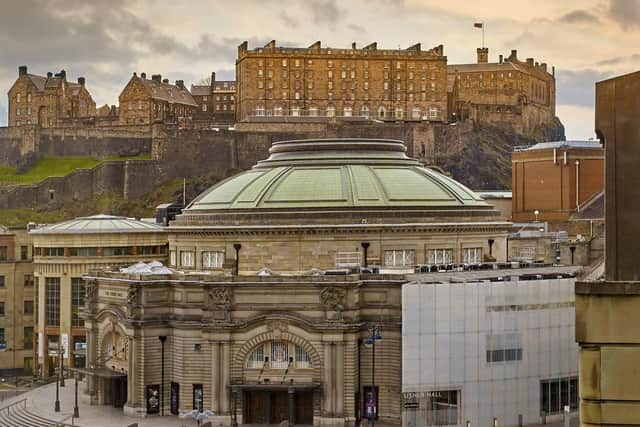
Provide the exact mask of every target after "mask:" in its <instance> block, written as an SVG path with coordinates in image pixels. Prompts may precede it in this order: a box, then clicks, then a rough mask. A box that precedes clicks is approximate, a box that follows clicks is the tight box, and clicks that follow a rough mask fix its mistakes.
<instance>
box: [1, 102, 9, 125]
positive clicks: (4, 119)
mask: <svg viewBox="0 0 640 427" xmlns="http://www.w3.org/2000/svg"><path fill="white" fill-rule="evenodd" d="M6 125H7V108H6V107H5V106H4V105H3V104H0V126H6Z"/></svg>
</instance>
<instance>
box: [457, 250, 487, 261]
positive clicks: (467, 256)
mask: <svg viewBox="0 0 640 427" xmlns="http://www.w3.org/2000/svg"><path fill="white" fill-rule="evenodd" d="M462 262H463V263H465V264H473V263H479V262H482V248H463V249H462Z"/></svg>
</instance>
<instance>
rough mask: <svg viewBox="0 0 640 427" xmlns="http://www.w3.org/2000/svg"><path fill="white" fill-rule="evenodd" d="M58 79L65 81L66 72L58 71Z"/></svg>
mask: <svg viewBox="0 0 640 427" xmlns="http://www.w3.org/2000/svg"><path fill="white" fill-rule="evenodd" d="M60 78H61V79H63V80H66V79H67V72H66V71H65V70H60Z"/></svg>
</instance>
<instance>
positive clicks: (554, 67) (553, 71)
mask: <svg viewBox="0 0 640 427" xmlns="http://www.w3.org/2000/svg"><path fill="white" fill-rule="evenodd" d="M551 75H552V76H554V77H555V75H556V66H555V65H554V66H552V67H551Z"/></svg>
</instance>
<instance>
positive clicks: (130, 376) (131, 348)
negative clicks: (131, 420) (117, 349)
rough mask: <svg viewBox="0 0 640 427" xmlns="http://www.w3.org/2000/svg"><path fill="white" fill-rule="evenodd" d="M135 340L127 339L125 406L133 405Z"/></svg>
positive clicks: (132, 338)
mask: <svg viewBox="0 0 640 427" xmlns="http://www.w3.org/2000/svg"><path fill="white" fill-rule="evenodd" d="M134 343H135V338H134V337H129V352H128V354H127V362H128V363H127V371H128V372H127V403H126V405H127V406H134V405H135V396H134V394H135V389H136V387H135V385H134V380H133V377H134V375H135V374H134V373H135V369H136V367H135V360H134V359H135V348H134Z"/></svg>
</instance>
